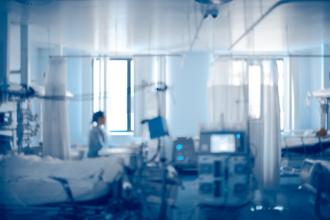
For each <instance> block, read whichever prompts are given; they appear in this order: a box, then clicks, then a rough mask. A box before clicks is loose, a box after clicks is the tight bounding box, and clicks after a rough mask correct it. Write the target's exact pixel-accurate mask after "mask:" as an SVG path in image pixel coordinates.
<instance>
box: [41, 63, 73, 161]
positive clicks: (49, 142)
mask: <svg viewBox="0 0 330 220" xmlns="http://www.w3.org/2000/svg"><path fill="white" fill-rule="evenodd" d="M66 69H67V68H66V62H65V60H64V58H50V59H49V71H48V74H47V76H46V91H45V92H46V93H45V94H46V97H49V98H48V99H46V100H44V107H43V110H44V112H43V128H44V130H43V154H44V155H45V156H52V157H56V158H61V159H67V158H68V157H69V146H70V139H69V137H70V136H69V121H68V103H67V101H66V100H64V99H61V98H59V99H56V97H62V98H63V97H65V95H66V77H67V74H66Z"/></svg>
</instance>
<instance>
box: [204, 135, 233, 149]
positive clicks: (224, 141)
mask: <svg viewBox="0 0 330 220" xmlns="http://www.w3.org/2000/svg"><path fill="white" fill-rule="evenodd" d="M210 151H211V153H225V152H235V151H236V139H235V135H234V134H213V135H211V140H210Z"/></svg>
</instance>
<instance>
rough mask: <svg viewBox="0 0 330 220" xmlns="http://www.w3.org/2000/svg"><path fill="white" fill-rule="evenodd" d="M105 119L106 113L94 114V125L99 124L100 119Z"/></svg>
mask: <svg viewBox="0 0 330 220" xmlns="http://www.w3.org/2000/svg"><path fill="white" fill-rule="evenodd" d="M102 117H104V112H102V111H98V112H95V113H94V114H93V118H92V123H94V122H96V123H97V122H98V121H99V119H100V118H102Z"/></svg>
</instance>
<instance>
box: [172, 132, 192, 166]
mask: <svg viewBox="0 0 330 220" xmlns="http://www.w3.org/2000/svg"><path fill="white" fill-rule="evenodd" d="M172 152H173V153H172V155H173V156H172V162H173V166H174V167H175V168H177V169H178V171H196V170H197V152H196V150H195V144H194V140H193V139H192V138H189V137H179V138H177V139H176V140H174V142H173V150H172Z"/></svg>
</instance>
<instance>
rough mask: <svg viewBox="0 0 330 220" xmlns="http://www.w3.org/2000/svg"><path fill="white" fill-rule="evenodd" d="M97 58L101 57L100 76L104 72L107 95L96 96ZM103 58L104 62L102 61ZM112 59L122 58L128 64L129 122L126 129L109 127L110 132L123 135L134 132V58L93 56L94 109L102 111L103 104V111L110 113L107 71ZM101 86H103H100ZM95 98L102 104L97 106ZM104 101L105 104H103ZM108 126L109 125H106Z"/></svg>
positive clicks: (127, 102) (127, 94) (127, 108)
mask: <svg viewBox="0 0 330 220" xmlns="http://www.w3.org/2000/svg"><path fill="white" fill-rule="evenodd" d="M96 59H99V60H100V68H99V71H100V72H101V73H100V78H101V75H102V74H103V79H104V82H103V88H104V93H106V96H103V97H102V96H101V97H96V96H97V95H95V93H94V92H95V90H94V86H95V84H94V80H95V78H94V74H95V73H94V65H95V60H96ZM101 60H102V61H103V62H101ZM110 60H120V61H126V65H127V71H126V74H127V83H126V87H127V89H126V104H127V107H126V117H127V123H126V126H125V127H126V129H125V130H110V129H108V128H107V130H108V132H110V133H115V134H118V135H121V134H126V133H127V134H130V133H132V132H134V125H133V123H132V122H133V120H132V116H133V115H132V114H134V109H133V103H132V102H133V95H134V94H133V90H132V87H133V83H134V82H133V81H132V79H134V78H133V77H134V76H132V75H133V74H134V70H133V69H132V63H133V62H134V61H133V59H132V58H128V57H124V58H122V57H120V58H119V57H96V58H93V60H92V92H93V95H92V97H93V100H92V109H93V111H94V112H95V111H100V110H101V109H99V110H97V108H100V107H102V106H103V111H104V112H105V114H106V115H107V114H108V109H107V105H106V102H107V97H108V94H107V93H108V91H107V84H106V82H107V79H106V77H107V71H108V68H109V66H108V61H110ZM101 65H103V68H101ZM102 70H103V73H102ZM100 84H102V82H100ZM100 88H101V87H100ZM95 98H98V99H99V100H100V104H99V106H98V107H97V108H96V107H95V106H94V104H95V103H94V99H95ZM101 103H103V104H101ZM106 127H107V126H106Z"/></svg>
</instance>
